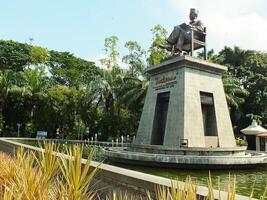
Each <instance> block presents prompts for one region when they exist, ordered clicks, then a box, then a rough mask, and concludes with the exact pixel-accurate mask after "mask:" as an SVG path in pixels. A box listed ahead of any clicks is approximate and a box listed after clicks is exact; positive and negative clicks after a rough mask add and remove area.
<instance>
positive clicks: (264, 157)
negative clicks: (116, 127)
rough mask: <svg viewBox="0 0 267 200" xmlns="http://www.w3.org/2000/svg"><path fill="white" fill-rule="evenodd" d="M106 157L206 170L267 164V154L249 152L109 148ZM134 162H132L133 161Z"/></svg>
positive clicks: (122, 160) (120, 160)
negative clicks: (227, 153) (213, 153)
mask: <svg viewBox="0 0 267 200" xmlns="http://www.w3.org/2000/svg"><path fill="white" fill-rule="evenodd" d="M104 153H105V155H106V156H107V157H108V158H110V159H112V160H114V161H117V162H127V163H133V162H132V161H134V163H136V164H138V163H139V164H140V165H144V164H149V163H153V164H157V165H158V166H163V167H166V166H170V167H176V168H180V167H182V166H186V167H188V168H196V167H199V168H201V167H202V168H205V169H214V168H215V169H217V168H221V169H232V168H253V167H255V166H256V165H260V164H266V163H267V154H266V153H256V152H251V151H250V152H248V153H247V155H245V156H244V155H243V156H220V155H217V156H199V155H170V154H156V153H141V152H131V151H126V150H124V149H122V148H108V149H105V150H104ZM131 160H132V161H131Z"/></svg>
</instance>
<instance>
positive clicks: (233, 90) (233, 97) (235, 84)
mask: <svg viewBox="0 0 267 200" xmlns="http://www.w3.org/2000/svg"><path fill="white" fill-rule="evenodd" d="M223 85H224V90H225V96H226V100H227V102H228V105H229V106H230V107H231V108H233V109H238V108H239V106H240V105H241V104H242V103H244V102H245V97H247V96H248V95H249V92H248V91H247V90H246V89H244V88H243V87H242V86H241V84H240V82H239V80H238V79H237V78H235V77H233V76H232V75H231V74H229V73H225V74H224V75H223Z"/></svg>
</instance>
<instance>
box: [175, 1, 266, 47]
mask: <svg viewBox="0 0 267 200" xmlns="http://www.w3.org/2000/svg"><path fill="white" fill-rule="evenodd" d="M264 1H265V0H201V1H200V0H172V4H173V5H174V6H175V8H176V9H177V10H178V12H179V14H180V15H181V16H182V17H183V20H185V21H188V14H189V10H190V8H197V9H198V10H199V19H201V20H202V21H203V23H204V25H205V26H206V27H207V33H208V36H207V40H208V48H209V49H210V48H214V49H215V50H216V51H218V50H221V49H222V48H223V47H224V46H239V47H241V48H244V49H255V50H261V51H267V48H266V44H267V17H266V16H265V17H264V16H262V15H260V10H261V9H262V7H263V6H265V2H264Z"/></svg>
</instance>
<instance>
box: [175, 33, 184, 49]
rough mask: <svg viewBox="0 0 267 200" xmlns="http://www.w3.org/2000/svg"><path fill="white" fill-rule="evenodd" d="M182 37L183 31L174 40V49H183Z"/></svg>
mask: <svg viewBox="0 0 267 200" xmlns="http://www.w3.org/2000/svg"><path fill="white" fill-rule="evenodd" d="M184 39H185V37H184V34H183V32H181V33H180V34H179V37H178V39H177V42H176V49H178V50H179V51H181V52H182V51H183V46H184Z"/></svg>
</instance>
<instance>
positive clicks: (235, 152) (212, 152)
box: [127, 144, 247, 156]
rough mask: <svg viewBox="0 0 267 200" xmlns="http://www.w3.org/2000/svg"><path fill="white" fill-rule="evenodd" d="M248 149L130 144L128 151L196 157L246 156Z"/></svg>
mask: <svg viewBox="0 0 267 200" xmlns="http://www.w3.org/2000/svg"><path fill="white" fill-rule="evenodd" d="M246 148H247V147H245V146H243V147H220V148H206V147H188V148H179V147H175V146H174V147H171V146H164V145H147V144H146V145H143V144H130V145H129V146H128V147H127V151H130V152H140V153H155V154H168V155H195V156H245V154H246V151H245V150H246Z"/></svg>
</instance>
